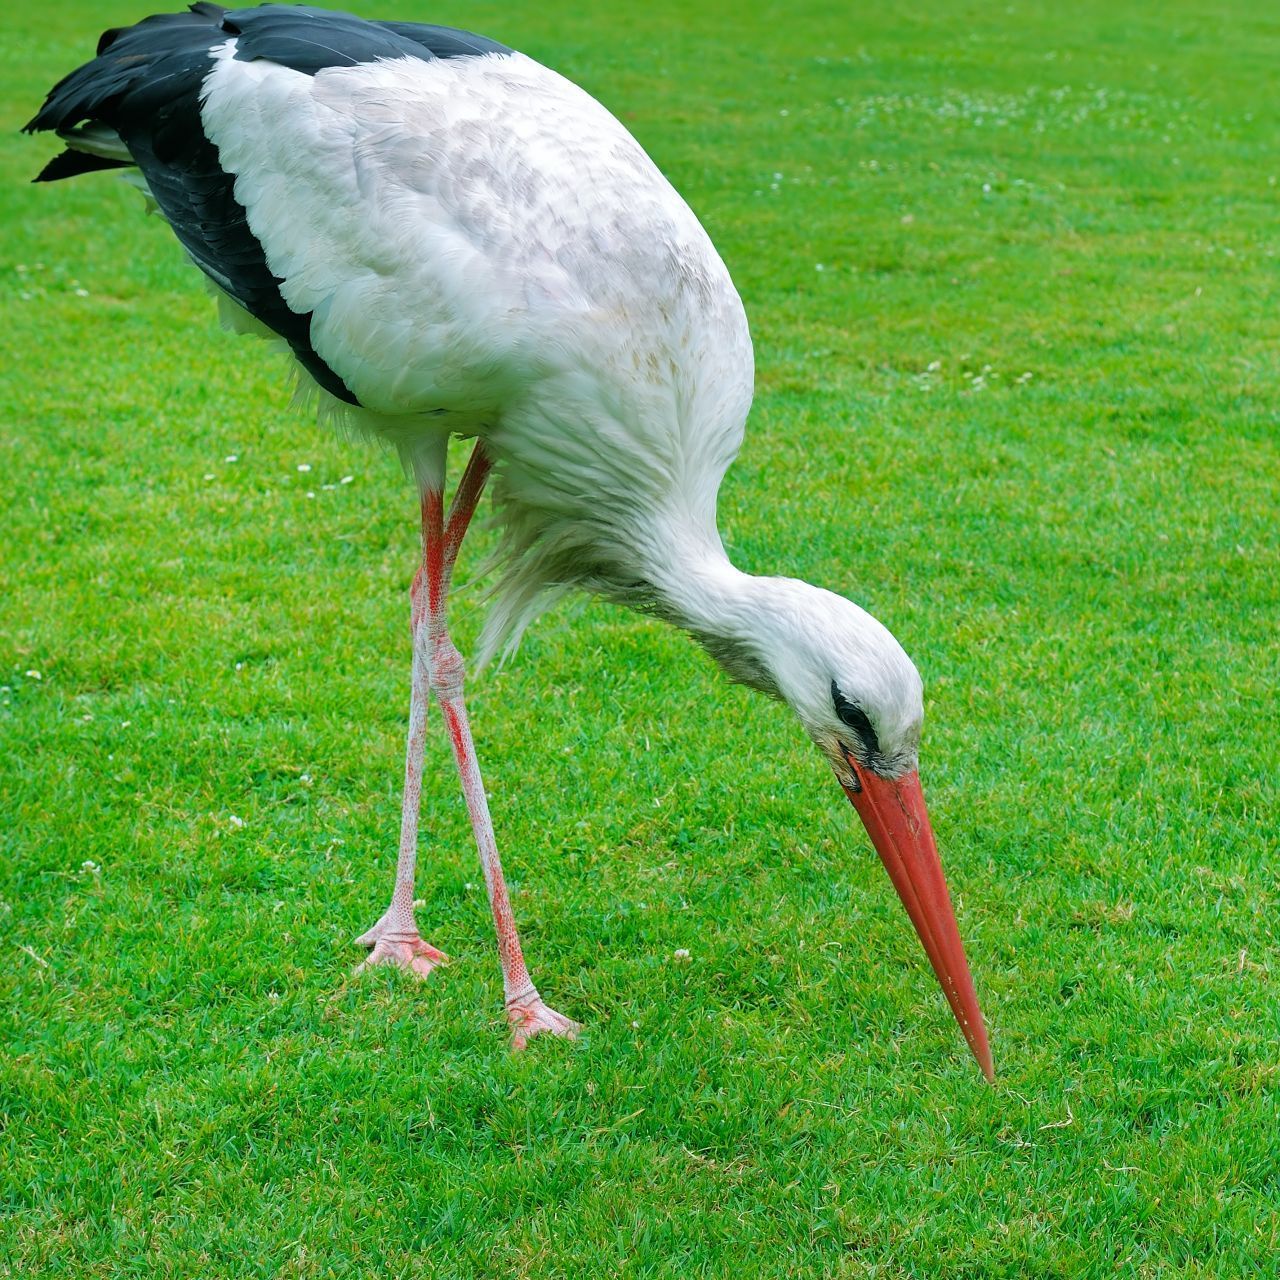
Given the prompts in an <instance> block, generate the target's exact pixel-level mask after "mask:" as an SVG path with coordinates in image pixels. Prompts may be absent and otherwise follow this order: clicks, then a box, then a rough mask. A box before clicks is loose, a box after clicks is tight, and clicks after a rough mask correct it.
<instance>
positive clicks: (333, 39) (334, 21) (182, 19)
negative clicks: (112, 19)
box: [26, 3, 505, 404]
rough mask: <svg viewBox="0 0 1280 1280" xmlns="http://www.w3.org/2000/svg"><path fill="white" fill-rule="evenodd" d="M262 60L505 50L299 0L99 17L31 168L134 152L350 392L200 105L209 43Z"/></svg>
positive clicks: (159, 192) (166, 194)
mask: <svg viewBox="0 0 1280 1280" xmlns="http://www.w3.org/2000/svg"><path fill="white" fill-rule="evenodd" d="M228 40H234V41H235V42H236V48H237V55H236V56H237V57H238V58H240V59H244V60H246V61H255V60H268V61H269V62H270V63H272V64H273V65H276V66H279V67H281V68H289V69H290V70H292V71H294V72H297V73H300V74H302V75H305V76H311V75H314V74H316V73H317V72H319V71H320V70H322V69H325V68H329V67H350V66H359V65H361V64H364V63H369V62H372V61H374V60H376V59H381V58H400V59H403V58H406V57H410V58H414V59H417V60H419V61H432V60H436V59H448V58H453V57H474V56H476V55H478V54H483V53H489V52H504V51H505V46H503V45H500V44H497V43H496V42H494V41H491V40H486V39H485V38H484V37H481V36H474V35H471V34H469V33H467V32H463V31H451V30H449V29H448V28H444V27H428V26H421V25H417V24H413V23H376V22H366V21H364V20H362V19H359V18H355V17H352V16H350V15H347V14H340V13H330V12H326V11H323V10H316V9H311V8H308V7H305V6H298V7H293V6H281V5H265V6H263V7H261V8H258V9H252V10H243V11H231V12H229V11H227V10H225V9H224V8H222V7H221V6H218V5H214V4H208V3H199V4H194V5H192V6H191V9H190V11H189V12H187V13H175V14H157V15H155V16H153V17H150V18H145V19H143V20H142V21H141V22H139V23H137V24H136V25H134V26H132V27H125V28H119V29H115V30H110V31H106V32H104V33H103V35H102V38H101V39H100V41H99V43H98V56H97V57H96V58H95V59H94V60H93V61H92V62H89V63H86V64H85V65H84V66H82V67H79V68H78V69H77V70H75V71H73V72H72V73H71V74H70V75H68V76H66V77H65V78H64V79H63V80H61V81H60V82H59V83H58V84H57V85H56V86H54V88H53V89H52V90H51V92H50V93H49V96H48V98H47V99H46V101H45V104H44V106H43V107H42V109H41V110H40V112H39V114H37V115H36V117H35V118H34V119H33V120H32V121H31V122H30V123H29V124H28V125H27V126H26V129H27V131H28V132H35V131H38V130H44V129H52V130H56V131H57V132H58V134H59V136H60V137H61V138H62V139H63V141H65V142H66V143H67V150H66V151H64V152H63V153H62V154H61V155H59V156H57V157H55V158H54V159H53V160H51V161H50V162H49V164H47V165H46V166H45V168H44V169H43V170H42V171H41V173H40V175H39V176H38V177H37V179H36V181H37V182H41V181H46V182H47V181H54V180H57V179H59V178H68V177H74V176H76V175H77V174H80V173H87V172H91V171H93V170H97V169H111V168H120V167H123V166H126V165H131V164H132V165H136V166H137V167H138V168H139V169H140V170H141V172H142V176H143V178H144V180H145V182H146V185H147V188H148V190H149V191H150V194H151V195H152V197H153V198H154V200H155V202H156V204H157V205H158V206H159V209H160V211H161V213H163V214H164V216H165V218H166V219H167V220H168V222H169V224H170V226H172V228H173V230H174V233H175V234H176V235H177V237H178V239H179V240H180V241H181V242H182V244H183V246H184V248H185V249H186V250H187V252H188V253H189V254H190V256H191V258H192V260H193V261H194V262H195V263H196V265H197V266H198V267H199V268H200V269H201V270H202V271H203V272H204V273H205V274H206V275H207V276H209V278H210V279H211V280H213V281H214V283H215V284H217V285H218V287H219V288H220V289H221V290H223V292H225V293H226V294H228V295H229V296H230V297H231V298H233V299H234V300H235V301H236V302H237V303H239V305H240V306H241V307H243V308H244V309H245V310H246V311H247V312H249V313H250V314H251V315H252V316H253V317H254V318H255V319H257V320H258V321H259V322H260V323H261V324H263V325H265V326H266V327H267V328H269V329H271V330H272V331H274V332H275V333H277V334H279V336H280V337H282V338H283V339H284V340H285V341H286V342H287V343H288V344H289V346H290V348H291V349H292V350H293V353H294V355H295V356H296V357H297V359H298V360H299V362H300V363H301V364H302V365H303V367H304V368H305V369H306V370H307V372H308V373H310V374H311V376H312V377H313V378H315V380H316V381H317V382H318V383H319V384H320V385H321V386H322V387H324V388H325V390H327V391H329V392H330V393H331V394H333V395H335V396H337V397H339V398H340V399H342V400H345V401H347V402H348V403H353V404H354V403H357V398H356V396H355V395H354V394H353V392H352V391H351V389H350V388H349V387H348V386H347V385H346V383H345V382H344V381H343V379H342V377H341V376H340V375H339V374H338V373H337V372H335V370H334V369H333V368H332V367H331V365H330V364H329V363H327V362H326V361H325V360H324V358H323V357H322V356H320V355H319V354H318V353H317V352H316V350H315V348H314V346H313V345H312V341H311V326H312V320H313V315H312V312H311V311H310V310H309V309H299V308H298V307H297V306H294V305H291V304H290V301H289V300H287V299H286V298H285V296H284V295H283V294H282V292H281V288H280V286H281V283H282V277H281V276H280V275H279V274H277V272H276V271H273V270H272V267H271V266H270V265H269V263H268V258H267V254H266V252H265V250H264V247H263V244H262V241H261V239H260V238H259V237H258V235H257V234H255V231H254V229H253V228H252V227H251V226H250V219H249V217H248V215H247V212H246V209H245V208H244V206H243V205H242V204H241V203H240V201H239V200H238V199H237V198H236V193H235V174H234V173H232V172H229V171H228V170H227V169H226V167H225V166H224V165H223V164H222V162H221V160H220V157H219V153H218V148H217V146H216V145H215V143H214V141H213V140H212V139H211V138H210V136H209V133H208V130H207V129H206V127H205V122H204V118H203V114H202V97H203V93H204V86H205V80H206V78H207V77H208V76H209V73H210V72H211V70H213V68H214V67H215V66H216V65H217V57H216V53H215V51H216V50H218V49H219V48H221V47H224V46H225V45H226V43H227V41H228Z"/></svg>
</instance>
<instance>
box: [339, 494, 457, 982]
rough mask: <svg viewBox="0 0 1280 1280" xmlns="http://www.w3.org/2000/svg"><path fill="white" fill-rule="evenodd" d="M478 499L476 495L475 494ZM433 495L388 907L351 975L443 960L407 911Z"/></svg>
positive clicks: (424, 685)
mask: <svg viewBox="0 0 1280 1280" xmlns="http://www.w3.org/2000/svg"><path fill="white" fill-rule="evenodd" d="M477 496H478V495H477ZM442 505H443V499H442V495H441V494H440V492H439V491H430V492H426V493H424V494H423V497H422V563H421V564H420V565H419V566H418V572H417V573H416V574H414V577H413V586H412V587H411V588H410V589H409V601H410V618H411V622H410V627H411V631H412V635H413V664H412V673H413V674H412V694H411V697H410V700H409V737H408V741H407V743H406V745H405V761H404V800H403V804H402V807H401V812H400V853H399V856H398V857H397V859H396V880H395V886H394V888H393V889H392V891H391V904H390V906H388V907H387V909H386V911H384V912H383V913H382V916H381V918H380V919H379V920H378V922H377V924H375V925H374V926H373V928H372V929H369V930H368V931H367V932H365V933H362V934H361V935H360V937H358V938H357V939H356V942H357V943H359V944H360V945H361V946H365V947H369V948H371V950H370V952H369V955H368V957H367V958H366V959H365V960H364V961H363V962H362V963H361V964H360V965H358V966H357V972H358V971H359V970H360V969H363V968H365V967H366V966H368V965H373V964H398V965H400V966H401V967H403V968H406V969H411V970H412V971H413V972H414V973H416V974H417V975H418V976H419V977H421V978H425V977H426V976H427V974H429V973H430V972H431V970H432V969H434V968H436V967H437V966H439V965H441V964H444V963H446V962H447V961H448V957H447V956H446V955H445V953H444V952H443V951H440V950H438V949H437V948H435V947H433V946H432V945H431V944H430V943H428V942H425V941H423V938H422V935H421V934H420V933H419V932H418V925H417V921H416V920H415V918H414V913H413V877H414V869H415V864H416V862H417V853H418V810H419V805H420V803H421V798H422V757H423V752H424V749H425V745H426V736H427V706H428V703H429V701H430V698H431V687H430V679H431V677H430V656H431V655H430V641H429V636H428V629H427V616H428V582H429V571H428V559H429V557H428V549H429V548H430V547H431V546H432V544H433V542H434V543H435V544H437V545H438V544H439V540H440V529H439V514H438V513H439V511H440V508H441V506H442Z"/></svg>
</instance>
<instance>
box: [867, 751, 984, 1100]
mask: <svg viewBox="0 0 1280 1280" xmlns="http://www.w3.org/2000/svg"><path fill="white" fill-rule="evenodd" d="M849 763H850V765H852V767H853V770H854V772H855V774H856V775H857V778H858V782H859V783H860V784H861V788H862V789H861V790H860V791H855V790H854V789H853V788H852V787H845V794H846V795H848V797H849V799H850V800H851V801H852V802H853V807H854V808H855V809H856V810H857V811H858V816H859V817H860V818H861V819H862V822H863V825H864V826H865V827H866V828H867V834H868V835H869V836H870V837H871V843H872V844H873V845H875V847H876V852H877V853H878V854H879V855H880V860H881V861H882V862H883V863H884V865H885V870H886V871H888V873H889V879H890V880H892V881H893V887H894V888H895V889H897V891H898V897H900V898H901V899H902V905H903V906H904V907H906V909H907V914H908V915H909V916H910V917H911V923H912V924H913V925H915V927H916V932H917V933H918V934H919V935H920V941H921V942H922V943H924V949H925V952H926V954H927V955H928V957H929V963H930V964H931V965H932V966H933V971H934V973H935V974H937V975H938V981H939V982H940V983H941V984H942V993H943V995H945V996H946V997H947V1003H948V1004H949V1005H950V1006H951V1012H952V1013H954V1014H955V1016H956V1021H957V1022H958V1023H959V1024H960V1030H961V1031H963V1032H964V1038H965V1039H966V1040H967V1041H968V1042H969V1048H970V1049H972V1050H973V1056H974V1057H975V1058H977V1060H978V1065H979V1066H980V1067H981V1068H982V1074H983V1075H985V1076H986V1077H987V1079H988V1080H994V1079H995V1067H994V1065H993V1064H992V1062H991V1049H990V1047H989V1046H988V1044H987V1029H986V1026H985V1025H984V1024H983V1021H982V1010H981V1009H979V1008H978V997H977V993H976V992H975V991H974V989H973V977H972V975H971V974H970V973H969V962H968V961H967V960H966V959H965V956H964V946H963V944H962V943H961V941H960V930H959V928H958V927H957V925H956V917H955V913H954V912H953V911H952V910H951V897H950V895H949V894H948V892H947V881H946V877H945V876H944V875H943V874H942V862H941V860H940V859H939V857H938V847H937V845H936V844H935V843H934V839H933V828H932V827H931V826H930V825H929V813H928V810H927V809H926V808H925V804H924V792H923V791H921V789H920V775H919V774H918V773H917V772H916V771H915V770H914V769H913V770H912V771H911V772H910V773H908V774H904V775H903V776H902V777H901V778H893V779H888V778H881V777H880V776H879V775H878V774H874V773H872V772H871V771H870V770H869V769H863V768H862V767H861V766H859V765H858V764H856V763H855V762H854V761H853V760H850V761H849ZM842 785H843V784H842Z"/></svg>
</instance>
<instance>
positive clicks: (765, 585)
mask: <svg viewBox="0 0 1280 1280" xmlns="http://www.w3.org/2000/svg"><path fill="white" fill-rule="evenodd" d="M675 545H678V546H679V547H680V548H681V551H680V554H679V555H678V556H677V557H675V558H673V559H671V560H669V561H667V562H665V563H664V564H663V565H662V566H661V567H660V568H658V569H657V570H656V571H655V572H653V573H652V583H653V587H654V591H655V595H656V599H655V601H654V604H653V608H654V611H655V612H656V613H658V614H659V615H660V616H661V617H663V618H665V619H666V620H667V621H668V622H671V623H674V624H675V625H676V626H678V627H680V628H681V629H683V630H685V631H687V632H689V634H690V635H691V636H693V637H694V639H696V640H697V641H698V642H699V643H700V644H701V645H702V646H703V648H705V649H706V650H707V652H708V653H709V654H710V655H711V656H712V657H713V658H714V659H715V660H716V661H717V662H718V663H719V664H720V666H721V667H723V668H724V670H725V672H726V673H727V674H728V675H729V677H730V679H732V680H735V681H737V682H738V683H740V684H746V685H750V686H751V687H752V688H755V689H760V690H761V691H762V692H765V693H769V694H773V695H775V696H776V695H777V694H778V692H779V690H778V687H777V682H776V679H775V677H774V672H773V663H772V662H771V660H770V658H771V651H772V650H773V648H774V644H775V637H774V636H773V635H772V632H773V631H774V630H775V625H774V624H775V620H774V617H773V615H774V612H775V611H774V608H773V607H772V606H773V605H774V603H775V600H774V597H775V596H776V594H777V588H778V586H779V585H780V584H781V583H783V582H786V581H787V580H786V579H778V578H761V577H756V576H755V575H753V574H750V573H743V572H742V570H741V569H738V568H736V567H735V566H734V564H733V563H732V562H731V561H730V559H729V557H728V556H727V555H726V554H725V551H724V547H723V546H722V545H721V543H720V539H719V536H718V535H716V534H714V533H712V534H708V533H705V532H702V531H701V530H699V531H697V532H692V531H690V532H688V533H687V534H686V536H684V537H682V538H680V539H677V540H675Z"/></svg>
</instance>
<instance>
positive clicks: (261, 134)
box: [203, 41, 752, 656]
mask: <svg viewBox="0 0 1280 1280" xmlns="http://www.w3.org/2000/svg"><path fill="white" fill-rule="evenodd" d="M234 45H235V42H234V41H229V42H228V43H227V44H226V45H225V46H223V48H222V49H221V50H220V51H219V57H218V61H217V63H216V65H215V68H214V70H213V71H212V72H211V73H210V74H209V76H208V77H207V79H206V81H205V102H204V107H203V119H204V127H205V131H206V133H207V134H208V135H209V137H210V139H211V140H212V141H213V142H214V144H215V145H216V146H217V148H218V153H219V159H220V163H221V164H222V166H223V167H224V168H225V169H226V170H228V171H229V172H231V173H233V174H235V175H236V184H235V193H236V198H237V200H238V201H239V202H240V203H241V204H242V205H243V206H244V207H245V209H246V211H247V215H248V220H249V225H250V227H251V229H252V230H253V232H254V235H255V236H257V238H258V239H259V241H260V242H261V243H262V246H263V249H264V251H265V253H266V258H267V262H268V265H269V266H270V268H271V270H272V271H273V272H274V273H275V274H276V275H277V276H279V277H281V279H282V281H283V283H282V285H281V292H282V294H283V295H284V298H285V300H286V301H287V302H288V304H289V306H290V307H292V308H293V309H294V310H296V311H299V312H306V311H310V312H312V313H313V319H312V327H311V341H312V345H313V346H314V348H315V350H316V352H317V353H318V354H319V355H320V357H321V358H322V359H323V360H324V361H325V362H326V363H327V364H328V365H329V366H330V368H332V369H333V370H334V371H335V372H336V373H337V374H338V375H339V376H340V377H341V378H342V379H343V381H344V382H345V383H346V384H347V386H348V387H350V388H351V390H352V391H353V392H354V393H355V395H356V396H357V397H358V398H359V400H360V401H361V403H362V404H363V405H365V406H367V407H368V408H369V409H371V410H373V411H374V413H375V414H376V415H377V418H369V419H367V421H370V422H373V421H377V422H378V423H379V424H380V425H381V428H382V429H383V430H384V431H385V433H386V434H389V435H391V436H393V438H395V439H396V441H397V443H398V444H400V446H401V447H402V449H403V448H406V447H408V444H407V442H411V441H412V439H413V434H414V433H415V432H417V433H421V434H422V435H423V436H426V435H428V434H438V433H439V432H440V431H441V430H442V429H443V428H445V427H447V428H448V429H451V430H456V431H460V432H462V433H464V434H472V433H475V434H480V435H482V436H483V437H484V439H485V440H486V442H487V444H488V446H489V448H490V450H491V452H492V453H493V454H494V455H495V457H496V458H497V460H498V463H499V469H498V481H497V498H498V501H499V504H500V508H499V509H500V511H501V515H502V519H503V524H504V528H505V531H506V535H507V536H506V543H505V548H504V550H505V554H506V558H507V571H506V573H505V575H504V579H503V585H502V591H501V593H500V597H499V602H498V604H497V606H496V607H495V609H494V611H493V613H492V614H491V617H490V619H489V625H488V627H487V628H486V634H485V639H484V641H483V642H482V646H481V647H482V650H483V655H482V656H487V655H488V654H489V653H490V652H492V651H493V649H494V648H495V647H497V646H498V645H499V644H500V643H501V642H502V641H503V640H504V639H505V640H512V641H513V640H514V639H516V638H518V635H519V632H520V631H521V630H522V629H523V627H524V626H525V625H527V623H528V622H529V621H530V620H531V618H532V617H533V616H535V615H536V613H537V612H538V611H539V610H540V609H541V608H542V607H544V606H545V605H546V604H547V603H549V601H550V599H552V598H554V596H555V595H557V594H559V593H560V592H561V591H563V590H566V589H568V588H569V587H571V586H585V587H587V588H588V589H593V590H597V591H602V592H605V593H606V594H611V595H614V596H618V597H623V598H625V597H626V596H627V595H628V593H631V594H635V593H637V592H643V590H644V583H645V581H646V580H647V579H648V578H649V577H651V570H652V568H653V561H654V558H655V557H659V556H665V557H668V558H669V556H670V548H671V541H672V538H673V536H674V537H677V538H678V537H690V538H694V539H703V540H711V541H714V543H715V545H717V546H718V535H716V533H715V495H716V492H717V490H718V488H719V484H720V480H721V477H722V476H723V473H724V471H725V469H726V468H727V466H728V465H729V463H730V462H731V461H732V459H733V457H734V456H735V454H736V453H737V449H738V446H739V444H740V442H741V439H742V428H743V423H744V420H745V418H746V412H747V408H748V406H749V404H750V399H751V383H752V359H751V342H750V337H749V335H748V332H747V325H746V318H745V315H744V313H743V310H742V305H741V302H740V300H739V298H738V295H737V292H736V291H735V289H734V287H733V284H732V282H731V280H730V279H729V275H728V272H727V270H726V269H725V267H724V264H723V263H722V262H721V260H720V258H719V255H718V254H717V253H716V251H715V249H714V247H713V246H712V244H711V242H710V240H709V238H708V237H707V235H706V233H705V231H704V230H703V229H702V227H701V225H700V224H699V223H698V221H697V219H696V217H695V216H694V215H693V213H692V212H691V211H690V209H689V208H688V206H687V205H686V204H685V203H684V201H683V200H682V199H681V198H680V197H679V195H678V194H677V193H676V192H675V190H674V189H673V188H672V187H671V185H670V184H669V183H668V182H667V181H666V179H665V178H663V177H662V175H661V174H660V173H659V172H658V170H657V168H656V167H655V166H654V164H653V163H652V161H651V160H650V159H649V158H648V156H646V155H645V153H644V151H643V150H642V149H641V148H640V146H639V144H637V143H636V142H635V141H634V139H632V138H631V136H630V135H629V134H628V133H627V132H626V130H625V129H623V127H622V126H621V125H620V124H619V123H618V122H617V121H616V120H615V119H614V118H613V117H612V116H611V115H610V114H609V113H608V112H607V111H606V110H605V109H604V108H603V107H602V106H600V105H599V104H598V103H597V102H595V101H594V99H592V98H591V97H590V96H589V95H587V94H586V93H584V92H583V91H582V90H581V89H579V88H577V87H576V86H575V85H573V84H571V83H570V82H569V81H567V80H565V79H563V78H562V77H561V76H558V75H556V74H555V73H554V72H551V71H548V70H547V69H546V68H544V67H542V66H540V65H539V64H538V63H536V62H533V61H532V60H530V59H529V58H526V57H524V56H523V55H520V54H511V55H500V54H490V55H485V56H483V57H478V58H463V59H448V60H440V61H434V62H423V61H421V60H420V59H416V58H403V59H394V60H384V61H380V62H376V63H371V64H362V65H359V66H355V67H342V68H330V69H326V70H323V71H321V72H319V73H318V74H317V75H315V76H308V75H303V74H301V73H299V72H295V71H291V70H289V69H287V68H284V67H281V66H278V65H276V64H274V63H270V62H265V61H256V62H241V61H237V60H236V59H235V58H234V57H232V56H231V54H232V52H233V51H234ZM441 411H444V412H443V413H441ZM425 415H432V416H425Z"/></svg>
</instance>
